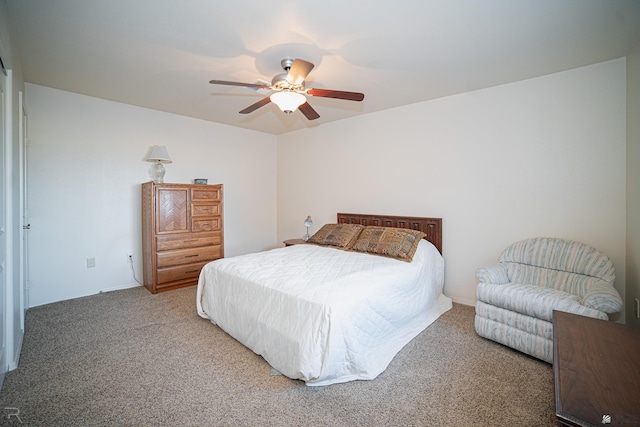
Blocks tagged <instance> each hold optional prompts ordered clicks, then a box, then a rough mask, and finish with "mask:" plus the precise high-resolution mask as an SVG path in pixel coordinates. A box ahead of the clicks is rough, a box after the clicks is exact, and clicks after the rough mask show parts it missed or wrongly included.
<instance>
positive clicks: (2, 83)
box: [0, 67, 7, 386]
mask: <svg viewBox="0 0 640 427" xmlns="http://www.w3.org/2000/svg"><path fill="white" fill-rule="evenodd" d="M4 73H5V70H4V67H2V72H0V97H1V98H2V99H1V100H0V334H1V335H2V337H0V346H1V347H0V386H2V383H3V381H4V374H5V373H6V372H7V346H6V343H7V335H6V332H7V331H6V330H5V326H6V315H7V307H6V303H7V298H6V295H7V294H6V287H7V278H6V277H7V276H6V268H7V233H6V231H7V200H6V197H5V196H6V190H5V161H6V155H5V154H6V149H7V147H6V145H5V124H6V123H5V111H6V110H5V98H6V92H5V87H6V80H7V77H6V75H5V74H4Z"/></svg>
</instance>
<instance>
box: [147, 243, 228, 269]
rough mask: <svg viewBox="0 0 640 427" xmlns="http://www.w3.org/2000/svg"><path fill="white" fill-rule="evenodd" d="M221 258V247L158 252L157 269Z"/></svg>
mask: <svg viewBox="0 0 640 427" xmlns="http://www.w3.org/2000/svg"><path fill="white" fill-rule="evenodd" d="M220 257H222V246H221V245H215V246H206V247H203V248H193V249H180V250H175V251H166V252H158V258H157V261H158V263H157V267H158V268H163V267H171V266H174V265H183V264H192V263H196V262H200V261H210V260H213V259H216V258H220Z"/></svg>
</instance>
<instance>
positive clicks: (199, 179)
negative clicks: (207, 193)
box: [193, 178, 209, 184]
mask: <svg viewBox="0 0 640 427" xmlns="http://www.w3.org/2000/svg"><path fill="white" fill-rule="evenodd" d="M207 182H209V180H208V179H206V178H196V179H194V180H193V183H194V184H206V183H207Z"/></svg>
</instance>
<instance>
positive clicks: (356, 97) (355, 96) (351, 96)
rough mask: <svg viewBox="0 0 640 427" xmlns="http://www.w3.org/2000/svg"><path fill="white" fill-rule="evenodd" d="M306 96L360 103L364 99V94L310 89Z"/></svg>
mask: <svg viewBox="0 0 640 427" xmlns="http://www.w3.org/2000/svg"><path fill="white" fill-rule="evenodd" d="M307 94H308V95H311V96H320V97H322V98H335V99H346V100H347V101H362V100H363V99H364V93H359V92H345V91H342V90H330V89H317V88H312V89H309V90H307Z"/></svg>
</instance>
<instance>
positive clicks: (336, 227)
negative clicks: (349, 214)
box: [307, 224, 364, 249]
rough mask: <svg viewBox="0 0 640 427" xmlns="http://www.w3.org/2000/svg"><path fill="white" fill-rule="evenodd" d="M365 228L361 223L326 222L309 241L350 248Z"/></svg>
mask: <svg viewBox="0 0 640 427" xmlns="http://www.w3.org/2000/svg"><path fill="white" fill-rule="evenodd" d="M363 228H364V225H360V224H325V225H323V226H322V228H321V229H320V230H318V232H317V233H316V234H314V235H313V236H311V237H310V238H309V240H307V243H314V244H316V245H324V246H334V247H336V248H339V249H348V248H349V247H350V246H351V244H352V243H353V242H354V241H355V240H356V238H357V237H358V235H359V234H360V232H361V231H362V229H363Z"/></svg>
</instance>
